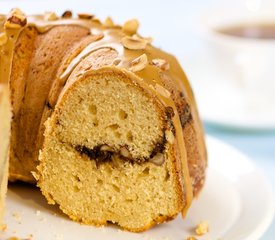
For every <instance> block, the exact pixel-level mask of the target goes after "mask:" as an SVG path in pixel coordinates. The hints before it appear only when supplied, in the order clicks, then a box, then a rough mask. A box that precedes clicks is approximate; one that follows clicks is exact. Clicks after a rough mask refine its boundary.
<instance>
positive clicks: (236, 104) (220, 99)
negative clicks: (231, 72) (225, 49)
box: [187, 57, 275, 130]
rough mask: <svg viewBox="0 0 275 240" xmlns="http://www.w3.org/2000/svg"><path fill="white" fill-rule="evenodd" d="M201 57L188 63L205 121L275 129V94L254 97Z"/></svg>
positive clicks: (232, 126) (224, 124)
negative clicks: (268, 96)
mask: <svg viewBox="0 0 275 240" xmlns="http://www.w3.org/2000/svg"><path fill="white" fill-rule="evenodd" d="M203 59H204V57H202V58H201V59H198V60H197V61H194V62H189V63H188V64H189V66H188V64H187V66H188V67H189V72H188V73H189V74H188V76H189V78H190V79H191V82H192V85H193V88H194V92H195V96H196V100H197V103H198V107H199V110H200V114H201V117H202V118H203V120H204V121H206V122H209V123H212V124H218V125H221V126H225V127H230V128H236V129H244V130H275V95H274V98H272V99H271V100H265V99H264V98H260V97H259V96H257V97H255V96H253V94H252V93H251V92H249V91H248V89H247V88H245V87H244V86H242V84H241V83H240V82H238V81H237V80H236V79H230V77H229V76H225V75H224V74H223V73H221V72H219V70H218V69H216V70H214V69H215V67H214V66H212V65H211V64H212V63H211V62H210V63H207V60H205V61H203ZM208 61H209V60H208Z"/></svg>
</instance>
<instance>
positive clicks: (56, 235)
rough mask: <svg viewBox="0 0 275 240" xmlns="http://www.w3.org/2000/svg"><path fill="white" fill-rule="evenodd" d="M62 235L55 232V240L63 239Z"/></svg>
mask: <svg viewBox="0 0 275 240" xmlns="http://www.w3.org/2000/svg"><path fill="white" fill-rule="evenodd" d="M63 239H64V236H63V234H55V240H63Z"/></svg>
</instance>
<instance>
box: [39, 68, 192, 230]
mask: <svg viewBox="0 0 275 240" xmlns="http://www.w3.org/2000/svg"><path fill="white" fill-rule="evenodd" d="M138 82H139V81H138V78H137V77H136V76H134V75H133V74H132V73H130V72H127V71H123V70H121V69H117V68H108V67H106V68H101V69H100V70H97V71H95V70H94V71H90V72H86V74H85V75H84V76H82V77H81V78H79V79H77V81H75V82H74V83H73V84H71V85H70V86H69V87H68V88H67V89H66V91H64V94H63V95H62V96H61V97H60V99H59V103H58V104H57V106H56V109H55V111H54V113H53V115H52V117H51V118H50V119H49V120H48V121H47V123H46V132H45V142H44V146H43V149H42V151H41V155H40V160H41V164H40V165H39V167H38V170H39V173H38V174H39V175H38V178H39V181H38V186H39V187H40V188H41V190H42V193H43V194H44V195H45V196H46V198H47V199H48V202H49V203H51V204H55V203H56V204H58V205H59V206H60V208H61V209H62V210H63V211H64V212H65V213H66V214H68V215H69V216H70V217H71V218H72V219H74V220H76V221H80V222H83V223H86V224H93V225H106V223H107V222H112V223H117V224H118V225H120V226H121V227H122V228H124V229H127V230H130V231H134V232H139V231H143V230H146V229H148V228H149V227H151V226H152V225H155V224H156V223H161V222H163V221H165V220H169V219H172V218H174V217H175V216H176V215H177V214H178V213H179V212H180V211H182V210H183V208H184V206H185V205H186V197H185V192H184V188H183V184H182V180H181V176H182V171H181V163H180V162H179V159H178V157H177V154H178V150H177V148H178V145H177V140H176V139H175V137H174V135H173V134H174V133H173V132H174V129H173V127H172V124H171V123H172V119H171V113H170V112H169V111H168V110H167V109H166V108H165V107H164V106H163V105H162V104H161V103H160V102H159V101H158V99H156V98H154V97H152V93H150V91H148V89H147V90H146V89H143V88H141V86H139V85H138V84H137V83H138ZM184 157H185V158H186V156H184ZM189 194H190V192H189Z"/></svg>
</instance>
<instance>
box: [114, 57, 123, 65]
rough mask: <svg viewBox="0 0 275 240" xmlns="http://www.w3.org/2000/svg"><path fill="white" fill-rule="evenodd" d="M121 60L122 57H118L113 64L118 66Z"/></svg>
mask: <svg viewBox="0 0 275 240" xmlns="http://www.w3.org/2000/svg"><path fill="white" fill-rule="evenodd" d="M120 62H121V59H118V58H116V59H115V60H114V61H113V65H115V66H117V65H118V64H120Z"/></svg>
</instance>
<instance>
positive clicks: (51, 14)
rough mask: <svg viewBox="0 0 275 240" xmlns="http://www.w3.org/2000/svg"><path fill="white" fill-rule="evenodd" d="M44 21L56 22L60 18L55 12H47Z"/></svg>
mask: <svg viewBox="0 0 275 240" xmlns="http://www.w3.org/2000/svg"><path fill="white" fill-rule="evenodd" d="M44 19H45V20H47V21H55V20H57V19H58V16H57V15H56V13H54V12H46V13H45V15H44Z"/></svg>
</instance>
